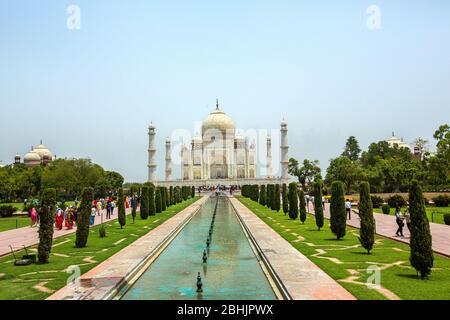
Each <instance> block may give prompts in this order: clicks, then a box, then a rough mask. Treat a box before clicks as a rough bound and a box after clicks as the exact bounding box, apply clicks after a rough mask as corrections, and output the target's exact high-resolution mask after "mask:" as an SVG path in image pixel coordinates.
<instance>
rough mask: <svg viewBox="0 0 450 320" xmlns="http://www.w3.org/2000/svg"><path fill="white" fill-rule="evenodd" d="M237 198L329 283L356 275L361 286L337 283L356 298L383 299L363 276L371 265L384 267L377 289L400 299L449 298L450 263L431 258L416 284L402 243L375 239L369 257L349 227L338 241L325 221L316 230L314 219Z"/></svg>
mask: <svg viewBox="0 0 450 320" xmlns="http://www.w3.org/2000/svg"><path fill="white" fill-rule="evenodd" d="M238 199H239V200H240V201H241V202H242V203H243V204H244V205H245V206H247V207H248V208H249V209H250V210H252V211H253V212H254V213H255V214H256V215H257V216H258V217H260V218H261V219H262V220H263V221H264V222H265V223H267V224H268V225H269V226H270V227H272V228H273V229H274V230H275V231H276V232H278V233H279V234H280V235H281V236H282V237H283V238H284V239H286V240H287V241H288V242H289V243H290V244H292V246H294V247H295V248H296V249H297V250H298V251H300V252H301V253H302V254H304V255H305V256H307V257H308V258H309V259H310V260H311V261H313V262H314V263H315V264H316V265H317V266H319V267H320V268H321V269H322V270H324V271H325V272H326V273H327V274H329V275H330V276H331V277H332V278H333V279H335V280H338V281H339V280H343V279H348V278H349V277H350V276H351V275H353V276H355V279H354V280H356V281H357V282H360V283H359V284H355V283H348V282H342V281H339V283H340V284H341V285H342V286H343V287H345V288H346V289H347V290H348V291H349V292H350V293H352V294H353V295H354V296H355V297H356V298H358V299H364V300H367V299H369V300H372V299H387V296H384V295H383V294H381V293H380V292H379V291H377V290H375V289H370V288H368V286H367V285H366V284H365V283H366V280H367V278H368V277H369V276H370V275H369V274H368V273H367V268H368V267H369V266H370V265H377V266H379V267H381V268H382V271H381V286H382V287H383V288H386V289H387V290H389V291H388V293H394V294H395V295H397V296H398V297H399V298H401V299H413V300H415V299H421V300H422V299H424V300H427V299H446V300H449V299H450V259H447V258H444V257H441V256H438V255H435V262H434V268H433V272H432V274H431V276H430V278H429V280H419V279H417V277H416V271H415V270H414V269H413V268H412V267H411V266H410V263H409V246H408V245H406V244H402V243H399V242H396V241H393V240H390V239H387V238H384V237H380V236H377V237H376V244H375V247H374V250H373V251H372V254H370V255H368V254H367V253H366V251H365V250H364V249H363V248H362V247H361V246H360V244H359V240H358V235H359V230H358V229H355V228H351V227H347V235H346V236H345V238H344V239H343V240H339V241H338V240H335V239H336V238H335V237H334V235H333V234H332V233H331V231H330V228H329V221H328V220H325V226H324V228H323V229H322V230H321V231H317V227H316V224H315V219H314V216H313V215H308V217H307V219H306V222H305V224H304V225H302V224H301V222H300V220H290V219H289V217H287V216H285V215H284V214H283V213H276V212H275V211H272V210H270V209H268V208H267V207H264V206H261V205H260V204H258V203H256V202H254V201H252V200H250V199H248V198H243V197H238ZM294 234H295V235H294ZM299 236H300V237H299ZM301 237H302V238H301ZM321 250H323V251H321Z"/></svg>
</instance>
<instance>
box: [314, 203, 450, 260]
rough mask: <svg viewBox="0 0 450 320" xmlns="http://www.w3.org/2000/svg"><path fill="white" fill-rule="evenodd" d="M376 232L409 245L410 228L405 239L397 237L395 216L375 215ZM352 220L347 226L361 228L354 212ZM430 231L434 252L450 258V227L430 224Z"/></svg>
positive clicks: (406, 231) (327, 207) (328, 206)
mask: <svg viewBox="0 0 450 320" xmlns="http://www.w3.org/2000/svg"><path fill="white" fill-rule="evenodd" d="M312 209H313V208H312V206H311V205H310V211H312ZM373 215H374V217H375V223H376V232H377V234H379V235H381V236H384V237H387V238H390V239H393V240H396V241H400V242H403V243H407V244H409V236H410V235H409V231H408V228H407V227H406V224H405V227H404V228H403V235H404V237H396V236H395V232H396V231H397V228H398V226H397V223H396V222H395V216H391V215H385V214H381V213H374V214H373ZM324 216H325V217H326V218H329V217H330V205H329V204H328V203H327V204H326V205H325V210H324ZM351 218H352V219H351V220H347V225H349V226H352V227H355V228H359V227H360V222H359V221H360V220H359V216H358V214H357V213H355V212H352V215H351ZM430 231H431V235H432V243H433V250H434V252H436V253H439V254H441V255H444V256H446V257H450V226H447V225H444V224H439V223H433V222H430Z"/></svg>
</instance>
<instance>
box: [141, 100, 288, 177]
mask: <svg viewBox="0 0 450 320" xmlns="http://www.w3.org/2000/svg"><path fill="white" fill-rule="evenodd" d="M287 133H288V129H287V122H286V121H285V120H283V121H282V122H281V128H280V137H281V141H280V149H281V150H280V152H281V161H280V168H281V175H280V174H278V176H277V175H276V173H275V174H274V172H273V169H272V138H271V137H267V139H266V141H265V142H266V147H267V148H266V150H267V154H266V157H267V158H266V159H265V161H264V166H265V168H264V169H265V170H264V172H265V173H266V174H265V175H264V176H263V177H258V176H257V169H258V161H257V154H256V145H255V143H254V142H253V143H250V142H249V141H248V139H246V137H244V136H242V135H240V134H238V132H237V130H236V125H235V122H234V121H233V119H232V118H231V117H229V116H228V115H227V114H226V113H225V112H224V111H223V110H221V108H220V107H219V101H218V100H217V101H216V108H215V110H214V111H212V112H211V113H210V114H209V115H208V116H207V117H206V119H205V120H204V121H203V122H202V126H201V136H200V135H199V136H195V137H194V138H193V139H192V141H190V145H189V146H186V145H183V146H182V147H181V154H180V160H181V168H180V169H181V170H180V171H181V176H180V177H179V178H174V177H173V170H172V141H171V140H170V139H169V138H167V139H166V141H165V179H164V180H162V181H158V179H157V164H156V152H157V149H156V126H155V125H154V124H153V123H152V124H150V126H149V128H148V136H149V147H148V181H149V182H153V183H155V184H157V185H169V184H170V185H174V184H177V185H196V186H201V185H217V184H222V185H242V184H249V183H252V184H266V183H288V182H289V181H290V176H289V174H288V164H289V156H288V150H289V146H288V137H287Z"/></svg>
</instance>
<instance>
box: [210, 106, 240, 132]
mask: <svg viewBox="0 0 450 320" xmlns="http://www.w3.org/2000/svg"><path fill="white" fill-rule="evenodd" d="M235 128H236V127H235V125H234V121H233V119H231V118H230V117H229V116H228V115H227V114H226V113H225V112H223V111H222V110H220V109H219V103H218V102H217V106H216V110H214V111H213V112H211V113H210V114H209V116H208V117H207V118H206V119H205V120H204V121H203V124H202V136H205V133H206V132H208V131H210V132H213V131H220V132H221V133H222V134H223V135H224V137H225V134H233V137H234V132H235Z"/></svg>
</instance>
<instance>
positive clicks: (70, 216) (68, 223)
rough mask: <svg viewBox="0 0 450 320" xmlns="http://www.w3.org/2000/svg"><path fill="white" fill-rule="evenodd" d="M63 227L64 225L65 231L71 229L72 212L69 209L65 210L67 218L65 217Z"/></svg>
mask: <svg viewBox="0 0 450 320" xmlns="http://www.w3.org/2000/svg"><path fill="white" fill-rule="evenodd" d="M65 225H66V228H67V230H71V229H73V212H72V208H69V210H67V216H66V220H65Z"/></svg>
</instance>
